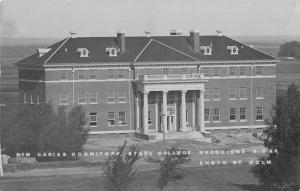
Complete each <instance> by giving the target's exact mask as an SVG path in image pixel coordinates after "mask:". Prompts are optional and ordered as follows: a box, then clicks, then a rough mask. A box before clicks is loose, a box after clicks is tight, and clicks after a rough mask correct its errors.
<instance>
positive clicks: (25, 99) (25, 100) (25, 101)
mask: <svg viewBox="0 0 300 191" xmlns="http://www.w3.org/2000/svg"><path fill="white" fill-rule="evenodd" d="M24 103H27V98H26V93H24Z"/></svg>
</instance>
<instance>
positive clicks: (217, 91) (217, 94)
mask: <svg viewBox="0 0 300 191" xmlns="http://www.w3.org/2000/svg"><path fill="white" fill-rule="evenodd" d="M213 99H214V100H219V99H220V88H214V89H213Z"/></svg>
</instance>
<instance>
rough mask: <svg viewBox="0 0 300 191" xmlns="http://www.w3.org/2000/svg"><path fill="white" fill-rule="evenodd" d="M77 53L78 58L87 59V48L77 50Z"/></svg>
mask: <svg viewBox="0 0 300 191" xmlns="http://www.w3.org/2000/svg"><path fill="white" fill-rule="evenodd" d="M77 53H78V54H79V56H80V57H89V53H90V52H89V50H88V49H87V48H77Z"/></svg>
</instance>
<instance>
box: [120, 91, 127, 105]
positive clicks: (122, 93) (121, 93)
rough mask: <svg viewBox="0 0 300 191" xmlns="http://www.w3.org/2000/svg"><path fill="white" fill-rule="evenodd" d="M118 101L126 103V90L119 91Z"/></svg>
mask: <svg viewBox="0 0 300 191" xmlns="http://www.w3.org/2000/svg"><path fill="white" fill-rule="evenodd" d="M118 103H126V91H123V90H120V91H119V95H118Z"/></svg>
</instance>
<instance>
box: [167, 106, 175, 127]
mask: <svg viewBox="0 0 300 191" xmlns="http://www.w3.org/2000/svg"><path fill="white" fill-rule="evenodd" d="M167 127H168V131H176V128H175V108H174V106H173V105H170V106H168V113H167Z"/></svg>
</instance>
